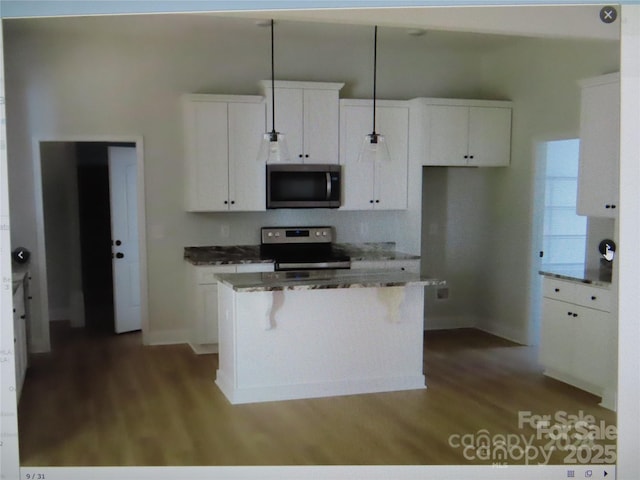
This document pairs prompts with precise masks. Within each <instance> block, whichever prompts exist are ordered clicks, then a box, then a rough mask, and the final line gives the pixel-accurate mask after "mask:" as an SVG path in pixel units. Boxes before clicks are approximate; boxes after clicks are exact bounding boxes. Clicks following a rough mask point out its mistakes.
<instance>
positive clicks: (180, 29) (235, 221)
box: [4, 15, 481, 340]
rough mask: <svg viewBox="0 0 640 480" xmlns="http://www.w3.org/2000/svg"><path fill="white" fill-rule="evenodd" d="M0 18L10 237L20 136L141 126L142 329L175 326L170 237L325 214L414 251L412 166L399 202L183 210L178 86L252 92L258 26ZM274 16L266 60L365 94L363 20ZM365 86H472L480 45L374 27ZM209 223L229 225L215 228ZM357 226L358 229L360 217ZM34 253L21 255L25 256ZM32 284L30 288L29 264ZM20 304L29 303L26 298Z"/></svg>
mask: <svg viewBox="0 0 640 480" xmlns="http://www.w3.org/2000/svg"><path fill="white" fill-rule="evenodd" d="M189 18H190V16H188V17H184V16H162V15H159V16H148V17H99V18H98V17H95V18H91V17H88V18H75V19H73V18H70V19H34V20H26V19H24V20H22V19H18V20H6V21H4V26H5V50H6V58H5V62H6V88H7V112H8V113H7V117H8V119H9V121H8V125H7V131H8V149H9V172H10V199H11V208H12V211H11V215H12V242H13V244H15V245H18V244H20V245H24V246H26V247H28V248H30V249H31V250H32V252H34V253H35V252H36V251H37V249H36V244H35V243H36V230H35V223H34V220H33V219H34V217H35V210H34V202H33V197H34V180H33V170H32V164H31V162H32V157H33V152H32V138H33V137H35V138H48V139H52V138H53V139H55V138H74V137H83V138H86V139H89V138H91V137H92V136H96V137H97V138H101V137H104V136H109V137H110V138H112V139H114V138H117V137H118V136H119V135H121V136H123V138H126V139H130V138H131V137H133V136H138V135H140V136H142V137H143V138H144V146H145V149H144V155H145V189H146V210H147V212H146V213H147V239H148V241H147V255H148V282H149V317H150V327H149V330H150V332H149V333H150V334H151V337H152V338H153V337H154V336H156V337H157V338H163V339H167V338H175V339H176V340H179V339H180V338H179V337H180V336H181V335H185V333H186V331H185V326H186V325H185V324H184V321H185V320H184V317H183V315H182V313H183V311H184V300H183V299H184V281H183V276H182V266H183V260H182V255H183V247H184V246H188V245H211V244H238V243H251V244H255V243H258V238H259V237H258V232H259V227H260V226H263V225H283V224H314V223H315V224H325V223H326V224H332V225H336V227H337V230H338V241H352V242H357V241H363V240H369V241H383V240H384V241H396V242H397V244H398V248H399V249H400V250H404V251H407V252H408V253H419V250H420V239H419V238H420V232H419V215H420V213H419V211H420V200H419V198H420V191H419V189H420V178H419V177H416V176H415V175H412V177H411V178H410V187H411V189H412V190H411V191H410V192H409V195H410V197H409V198H410V210H409V211H406V212H386V213H377V212H364V213H363V212H336V211H329V212H327V211H272V212H268V213H255V214H253V213H252V214H249V213H247V214H236V213H234V214H193V213H186V212H184V209H183V205H182V199H183V192H182V170H183V167H182V157H183V150H182V139H183V136H182V123H181V118H180V112H181V110H180V104H179V98H180V95H181V94H182V93H185V92H191V93H229V94H256V93H258V81H259V80H262V79H265V78H269V75H270V70H269V69H270V61H269V42H268V38H269V33H268V30H266V29H262V28H259V27H256V26H255V25H254V23H253V22H252V21H240V20H236V21H233V22H231V26H228V25H227V24H226V23H220V22H219V21H218V20H217V19H215V18H212V17H203V18H198V19H196V23H195V25H191V24H188V22H189V21H190V20H188V19H189ZM330 32H331V34H330V35H327V27H325V26H322V25H312V26H304V28H298V27H297V26H296V28H289V27H288V26H287V24H286V23H280V24H279V27H278V29H277V30H276V74H277V77H278V78H281V79H290V80H317V81H344V82H346V86H345V88H344V91H343V92H342V96H343V97H356V98H367V97H369V96H370V94H371V77H372V59H371V54H372V35H371V32H370V29H369V28H368V27H367V28H363V27H349V26H341V27H339V28H338V27H333V28H332V29H331V30H330ZM378 45H379V52H378V66H379V74H378V95H379V97H380V98H385V97H386V98H390V99H409V98H413V97H417V96H461V97H469V98H473V97H477V96H478V93H479V87H480V86H481V85H480V82H479V78H480V76H479V73H480V68H481V64H480V57H479V56H478V54H477V50H476V49H475V47H473V46H470V45H469V44H467V45H466V46H464V48H462V49H461V50H455V49H447V48H443V46H442V45H441V44H440V45H438V46H437V47H431V46H430V43H429V41H428V37H417V38H415V37H410V36H406V35H405V38H399V39H395V38H390V39H389V41H388V42H387V43H386V44H385V33H384V31H381V32H380V33H379V39H378ZM222 224H227V225H228V226H229V230H230V234H229V236H228V237H225V236H223V235H222V233H221V232H222V230H223V229H222V228H221V225H222ZM363 228H364V230H365V231H366V236H363V235H362V229H363ZM42 261H43V259H40V258H38V256H37V255H36V254H34V255H33V257H32V263H33V270H34V271H35V270H36V267H37V265H38V264H39V262H42ZM33 284H34V296H35V297H36V298H38V296H39V295H41V294H42V292H39V291H38V289H37V287H38V284H39V281H38V279H37V278H34V282H33ZM34 317H35V318H38V317H39V311H38V303H35V304H34Z"/></svg>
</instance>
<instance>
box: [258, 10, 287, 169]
mask: <svg viewBox="0 0 640 480" xmlns="http://www.w3.org/2000/svg"><path fill="white" fill-rule="evenodd" d="M275 92H276V88H275V74H274V62H273V19H271V131H270V132H267V133H265V134H264V135H263V136H262V143H261V144H260V151H259V153H258V160H259V161H260V162H263V163H265V162H266V163H278V162H280V163H282V162H288V161H289V149H288V148H287V142H286V138H285V135H284V133H280V132H276V100H275V99H276V94H275Z"/></svg>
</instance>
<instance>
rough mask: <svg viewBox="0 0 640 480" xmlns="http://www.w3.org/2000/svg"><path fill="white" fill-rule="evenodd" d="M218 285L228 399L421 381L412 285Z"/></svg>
mask: <svg viewBox="0 0 640 480" xmlns="http://www.w3.org/2000/svg"><path fill="white" fill-rule="evenodd" d="M218 293H219V342H220V343H219V369H218V371H217V379H216V384H217V385H218V387H219V388H220V389H221V391H222V392H223V393H224V394H225V396H226V397H227V398H228V399H229V401H230V402H231V403H234V404H235V403H252V402H263V401H274V400H289V399H295V398H312V397H327V396H336V395H352V394H361V393H373V392H385V391H396V390H410V389H421V388H425V378H424V375H423V372H422V362H423V355H422V351H423V327H422V323H423V314H422V312H423V301H424V289H423V288H422V286H420V285H409V286H401V287H381V288H340V289H317V290H314V289H311V290H279V291H271V292H269V291H260V292H237V291H234V290H233V288H232V287H230V286H226V285H223V284H220V288H219V292H218Z"/></svg>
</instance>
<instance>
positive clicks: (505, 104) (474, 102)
mask: <svg viewBox="0 0 640 480" xmlns="http://www.w3.org/2000/svg"><path fill="white" fill-rule="evenodd" d="M409 102H410V103H411V104H412V105H416V106H425V107H426V106H451V107H496V108H512V107H513V102H512V101H511V100H479V99H466V98H433V97H418V98H412V99H411V100H409Z"/></svg>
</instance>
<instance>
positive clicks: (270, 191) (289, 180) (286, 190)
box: [267, 163, 342, 208]
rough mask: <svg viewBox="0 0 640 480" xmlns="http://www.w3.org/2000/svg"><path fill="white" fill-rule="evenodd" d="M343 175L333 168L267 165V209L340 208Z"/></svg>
mask: <svg viewBox="0 0 640 480" xmlns="http://www.w3.org/2000/svg"><path fill="white" fill-rule="evenodd" d="M341 183H342V172H341V169H340V165H334V164H303V163H288V164H279V163H273V164H267V208H338V207H339V206H340V198H341Z"/></svg>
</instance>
